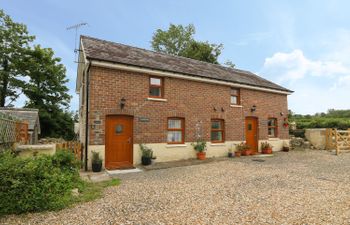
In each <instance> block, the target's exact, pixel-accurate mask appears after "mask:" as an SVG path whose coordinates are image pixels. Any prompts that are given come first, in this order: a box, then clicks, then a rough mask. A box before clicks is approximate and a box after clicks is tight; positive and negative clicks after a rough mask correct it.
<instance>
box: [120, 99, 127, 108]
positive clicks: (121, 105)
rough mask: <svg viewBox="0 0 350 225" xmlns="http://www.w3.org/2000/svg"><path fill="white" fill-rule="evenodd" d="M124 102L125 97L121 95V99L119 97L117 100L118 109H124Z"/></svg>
mask: <svg viewBox="0 0 350 225" xmlns="http://www.w3.org/2000/svg"><path fill="white" fill-rule="evenodd" d="M125 102H126V99H125V98H124V97H122V99H120V102H119V106H120V109H124V107H125Z"/></svg>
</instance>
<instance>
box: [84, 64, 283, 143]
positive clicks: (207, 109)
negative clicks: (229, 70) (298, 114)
mask: <svg viewBox="0 0 350 225" xmlns="http://www.w3.org/2000/svg"><path fill="white" fill-rule="evenodd" d="M148 85H149V76H148V75H147V74H142V73H133V72H127V71H119V70H114V69H106V68H99V67H92V68H91V70H90V116H89V124H90V144H92V145H94V144H104V137H105V136H104V127H105V116H106V115H112V114H127V115H133V116H134V142H135V143H165V142H166V137H167V131H166V125H167V118H168V117H183V118H185V124H186V125H185V142H192V141H194V136H195V126H196V123H198V121H202V130H203V135H204V137H205V139H206V140H208V141H209V140H210V120H211V119H212V118H220V119H224V120H225V140H226V141H241V140H243V139H244V130H243V129H244V117H245V116H255V117H258V120H259V139H260V140H263V139H267V138H268V135H267V119H268V117H275V118H277V119H278V125H279V128H278V137H279V138H281V139H285V138H288V128H284V127H283V119H284V118H285V117H287V113H288V107H287V96H286V95H281V94H274V93H268V92H261V91H253V90H249V89H241V103H242V105H243V108H237V107H231V106H230V87H229V86H224V85H216V84H208V83H203V82H196V81H189V80H182V79H176V78H164V85H165V86H164V98H165V99H167V102H156V101H150V100H147V97H148V90H149V87H148ZM122 97H124V98H125V99H126V106H125V108H124V109H123V110H121V109H120V107H119V101H120V99H121V98H122ZM253 105H256V106H257V108H256V111H255V112H254V113H252V112H251V111H250V108H251V107H252V106H253ZM214 108H215V109H216V111H215V110H214ZM222 109H223V110H222ZM281 112H282V113H283V114H284V115H283V116H281V115H280V113H281ZM139 117H146V118H149V122H140V121H139ZM92 125H93V126H92Z"/></svg>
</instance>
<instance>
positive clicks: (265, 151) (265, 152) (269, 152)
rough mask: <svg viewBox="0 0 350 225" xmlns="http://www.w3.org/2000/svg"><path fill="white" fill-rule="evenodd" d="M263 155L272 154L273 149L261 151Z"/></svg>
mask: <svg viewBox="0 0 350 225" xmlns="http://www.w3.org/2000/svg"><path fill="white" fill-rule="evenodd" d="M261 153H262V154H272V148H266V149H262V150H261Z"/></svg>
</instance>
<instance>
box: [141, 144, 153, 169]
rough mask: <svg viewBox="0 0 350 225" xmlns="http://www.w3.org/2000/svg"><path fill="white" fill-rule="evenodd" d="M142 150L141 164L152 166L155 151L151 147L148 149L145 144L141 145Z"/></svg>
mask: <svg viewBox="0 0 350 225" xmlns="http://www.w3.org/2000/svg"><path fill="white" fill-rule="evenodd" d="M140 149H141V163H142V165H144V166H148V165H151V164H152V159H154V157H153V150H152V149H151V148H149V147H147V146H146V145H144V144H140Z"/></svg>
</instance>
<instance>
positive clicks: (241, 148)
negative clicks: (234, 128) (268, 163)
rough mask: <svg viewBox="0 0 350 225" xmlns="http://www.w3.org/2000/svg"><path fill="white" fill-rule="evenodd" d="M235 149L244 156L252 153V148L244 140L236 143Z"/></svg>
mask: <svg viewBox="0 0 350 225" xmlns="http://www.w3.org/2000/svg"><path fill="white" fill-rule="evenodd" d="M237 151H239V152H241V154H242V155H244V156H247V155H251V154H252V150H251V149H250V146H249V145H247V144H246V143H244V142H242V143H240V144H238V145H237Z"/></svg>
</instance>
